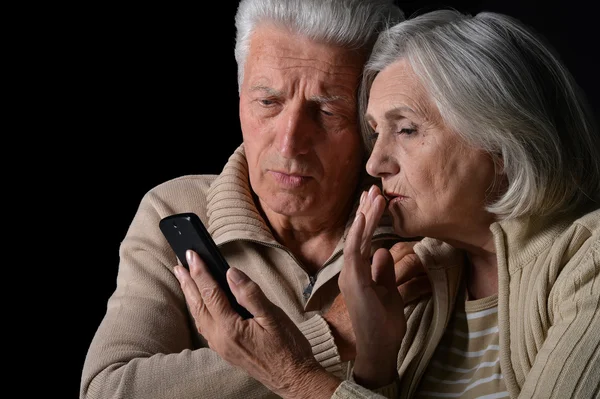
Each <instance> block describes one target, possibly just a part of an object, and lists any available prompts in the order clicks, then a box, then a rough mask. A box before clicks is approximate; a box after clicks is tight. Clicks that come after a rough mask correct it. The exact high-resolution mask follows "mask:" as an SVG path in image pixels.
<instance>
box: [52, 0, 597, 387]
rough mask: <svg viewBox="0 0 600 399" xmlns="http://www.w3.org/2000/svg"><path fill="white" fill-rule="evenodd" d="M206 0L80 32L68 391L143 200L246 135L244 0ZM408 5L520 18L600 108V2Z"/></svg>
mask: <svg viewBox="0 0 600 399" xmlns="http://www.w3.org/2000/svg"><path fill="white" fill-rule="evenodd" d="M152 4H154V5H152ZM201 4H203V6H201V7H198V6H191V5H178V4H177V3H168V5H167V3H162V4H161V3H146V4H143V5H140V6H139V7H136V6H133V5H127V6H122V5H120V6H112V7H110V6H108V5H105V6H102V5H100V3H99V4H98V6H97V7H96V8H95V9H93V10H92V9H90V10H88V11H87V12H86V18H83V19H80V20H79V21H78V22H77V23H76V27H77V28H76V29H74V31H73V32H71V35H72V42H71V43H72V44H73V48H72V49H70V50H72V51H70V52H71V55H72V56H74V57H73V59H74V62H73V64H72V65H71V66H70V67H71V68H72V71H73V73H72V74H67V75H68V76H69V78H68V81H67V83H68V84H67V85H65V90H68V92H69V93H70V95H71V98H72V104H71V107H72V108H71V112H72V115H73V118H72V123H73V124H74V125H73V126H74V127H75V128H76V134H77V137H79V140H80V141H81V142H80V143H79V147H80V148H81V149H82V151H78V152H77V155H73V158H74V159H75V160H76V161H77V162H74V163H72V164H71V169H70V171H69V176H67V177H65V179H66V180H67V183H66V185H67V189H68V190H69V191H68V197H69V200H68V202H67V203H68V204H70V207H71V209H70V210H71V211H72V210H76V209H78V210H84V211H85V212H86V213H87V214H88V215H90V220H91V223H90V224H91V226H89V228H88V229H87V232H86V233H85V234H79V235H78V237H75V239H76V240H77V242H76V243H75V244H74V245H73V244H72V245H71V250H70V252H69V256H68V257H67V264H68V265H67V268H68V269H70V270H71V271H72V270H76V271H77V272H76V273H72V274H71V278H70V281H71V282H70V283H69V284H70V287H71V288H72V287H73V286H74V287H75V288H76V290H75V292H74V293H73V291H72V290H69V291H68V292H69V293H70V294H74V296H69V298H68V299H67V302H66V303H67V305H66V307H67V308H68V309H70V310H72V312H71V316H70V321H71V322H72V323H73V326H74V327H73V328H67V329H66V330H65V331H67V332H68V333H67V334H66V338H67V339H68V342H69V343H68V345H69V348H71V349H73V353H74V357H73V360H72V361H71V362H70V363H69V364H70V365H71V366H72V367H71V368H70V369H69V370H68V378H66V379H65V378H64V375H63V378H62V379H61V381H65V382H66V385H67V386H68V388H66V389H67V391H68V397H77V395H78V389H79V382H80V377H81V367H82V365H83V361H84V357H85V353H86V350H87V346H88V345H89V343H90V340H91V339H92V336H93V334H94V332H95V330H96V328H97V327H98V324H99V323H100V321H101V319H102V317H103V315H104V312H105V309H106V301H107V300H108V297H109V295H110V294H111V292H112V290H113V289H114V288H115V284H116V274H117V266H118V261H119V259H118V247H119V243H120V241H121V239H122V238H123V236H124V235H125V232H126V229H127V228H128V226H129V223H130V221H131V219H132V217H133V215H134V213H135V211H136V208H137V206H138V203H139V200H140V199H141V197H142V196H143V195H144V193H145V192H147V191H148V190H149V189H151V188H152V187H153V186H155V185H156V184H158V183H161V182H162V181H164V180H167V179H170V178H173V177H175V176H179V175H183V174H193V173H219V171H220V170H221V168H222V167H223V165H224V163H225V162H226V160H227V158H228V157H229V155H230V154H231V152H232V151H233V150H234V149H235V148H236V147H237V146H238V145H239V144H240V142H241V133H240V131H239V122H238V120H237V118H238V108H237V107H238V103H237V101H238V98H237V76H236V65H235V60H234V56H233V48H234V35H235V31H234V13H235V9H236V7H237V1H232V0H222V1H220V2H216V3H215V4H210V3H209V2H203V3H201ZM398 4H400V5H401V7H402V8H403V9H404V11H405V13H406V15H407V16H408V15H410V14H412V13H413V12H415V11H422V10H427V9H430V8H433V7H436V6H452V7H454V8H457V9H460V10H462V11H469V12H471V13H476V12H478V11H482V10H488V11H497V12H503V13H507V14H510V15H513V16H515V17H517V18H520V19H521V20H523V21H524V22H526V23H528V24H529V25H531V26H533V27H534V28H535V29H537V30H538V31H540V32H541V33H543V34H544V35H545V36H546V38H547V39H548V40H549V42H550V43H551V44H553V45H554V46H555V47H556V48H557V50H558V51H559V53H560V54H561V55H562V57H563V60H564V62H565V63H566V65H567V67H569V68H570V70H571V72H572V73H573V74H574V76H575V78H576V80H577V81H578V83H579V84H580V86H582V87H583V89H584V90H585V91H586V93H587V95H588V98H589V100H590V102H591V104H592V107H593V109H594V110H595V113H596V115H598V109H599V99H600V96H599V94H598V91H597V88H598V81H599V78H598V73H597V70H598V69H599V68H598V62H597V61H594V58H595V57H596V56H597V54H596V53H597V42H598V39H600V35H599V34H598V28H597V26H598V21H597V20H595V19H593V15H594V12H593V11H592V6H591V5H586V4H585V2H584V1H583V0H573V1H568V2H566V1H563V2H560V3H557V4H556V5H553V6H550V5H546V4H544V5H536V4H535V2H534V1H533V0H527V1H517V0H510V1H506V0H505V1H500V0H498V1H479V2H477V1H472V2H464V1H463V2H456V1H448V2H446V3H439V2H438V3H436V2H428V1H400V2H398ZM542 4H543V3H542ZM204 5H206V6H204ZM67 45H68V44H67ZM74 176H79V177H77V178H76V179H74V178H73V177H74ZM63 306H64V304H63Z"/></svg>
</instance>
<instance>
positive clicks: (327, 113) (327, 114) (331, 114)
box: [321, 109, 333, 116]
mask: <svg viewBox="0 0 600 399" xmlns="http://www.w3.org/2000/svg"><path fill="white" fill-rule="evenodd" d="M321 113H322V114H323V115H325V116H333V112H329V111H326V110H324V109H321Z"/></svg>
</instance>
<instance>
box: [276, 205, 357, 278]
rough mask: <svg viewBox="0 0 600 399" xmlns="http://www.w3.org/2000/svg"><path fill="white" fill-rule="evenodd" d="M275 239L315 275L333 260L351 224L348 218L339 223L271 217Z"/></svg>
mask: <svg viewBox="0 0 600 399" xmlns="http://www.w3.org/2000/svg"><path fill="white" fill-rule="evenodd" d="M267 221H268V222H269V224H270V228H271V231H272V232H273V236H274V237H275V239H276V240H277V241H278V242H279V243H281V244H282V245H284V246H285V247H286V248H288V249H289V250H290V251H291V252H292V254H294V256H295V257H296V258H297V259H298V260H299V261H300V262H302V265H303V266H304V267H305V269H306V271H307V272H308V273H309V274H311V275H314V274H316V273H317V272H318V271H319V270H320V269H321V267H322V266H323V264H324V263H325V262H326V261H327V259H329V258H330V257H331V255H332V254H333V251H334V250H335V247H336V246H337V244H338V243H339V241H340V239H341V238H342V235H343V234H344V229H345V226H346V222H347V215H345V217H343V218H338V220H323V218H319V219H317V218H310V219H308V218H287V217H286V218H283V217H280V215H277V216H273V215H272V217H270V218H269V217H267Z"/></svg>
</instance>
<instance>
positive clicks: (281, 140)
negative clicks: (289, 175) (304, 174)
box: [277, 105, 318, 158]
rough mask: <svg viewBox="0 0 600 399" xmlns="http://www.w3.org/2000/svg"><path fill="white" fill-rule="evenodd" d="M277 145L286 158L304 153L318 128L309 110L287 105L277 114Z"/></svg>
mask: <svg viewBox="0 0 600 399" xmlns="http://www.w3.org/2000/svg"><path fill="white" fill-rule="evenodd" d="M278 119H279V120H278V123H277V146H278V149H279V152H280V153H281V154H282V155H283V156H285V157H286V158H293V157H296V156H298V155H302V154H306V153H308V151H309V150H310V148H311V147H312V145H313V143H312V138H313V136H314V134H315V133H316V130H317V129H318V126H317V124H316V123H315V121H314V120H313V118H311V114H310V110H307V109H305V108H304V107H302V106H298V105H295V106H288V107H286V109H285V110H284V112H282V113H281V114H280V115H279V118H278Z"/></svg>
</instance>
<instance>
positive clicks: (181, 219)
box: [159, 212, 253, 319]
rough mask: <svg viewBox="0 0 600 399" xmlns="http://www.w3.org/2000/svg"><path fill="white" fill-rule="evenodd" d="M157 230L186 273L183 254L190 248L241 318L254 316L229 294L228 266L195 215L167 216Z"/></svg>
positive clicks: (187, 213)
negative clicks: (202, 262) (204, 264)
mask: <svg viewBox="0 0 600 399" xmlns="http://www.w3.org/2000/svg"><path fill="white" fill-rule="evenodd" d="M159 227H160V230H161V231H162V233H163V235H164V236H165V238H166V239H167V241H168V242H169V245H170V246H171V248H172V249H173V251H174V252H175V255H176V256H177V258H178V259H179V261H180V262H181V264H182V265H183V266H184V267H185V268H186V269H188V270H189V269H190V268H189V265H188V263H187V260H186V257H185V253H186V251H187V250H188V249H191V250H193V251H194V252H196V253H197V254H198V255H199V256H200V258H202V260H203V261H204V263H206V265H207V267H208V269H209V270H210V273H211V274H212V276H213V277H214V279H215V280H216V281H217V283H218V284H219V286H220V287H221V289H222V290H223V291H224V292H225V294H226V295H227V298H228V299H229V302H230V303H231V306H232V307H233V308H234V309H235V310H236V312H237V313H238V314H239V315H240V316H242V318H244V319H248V318H252V317H253V316H252V314H251V313H250V312H249V311H248V310H247V309H246V308H244V307H243V306H242V305H240V304H239V303H238V302H237V300H236V299H235V296H234V295H233V292H231V289H230V288H229V284H228V283H227V277H226V273H227V270H228V269H229V264H228V263H227V261H226V260H225V258H224V257H223V255H222V254H221V251H220V250H219V247H217V244H216V243H215V242H214V241H213V239H212V237H211V235H210V233H209V232H208V230H206V227H205V226H204V224H203V223H202V221H201V220H200V218H199V217H198V215H196V214H195V213H192V212H185V213H177V214H174V215H170V216H167V217H165V218H163V219H161V221H160V222H159Z"/></svg>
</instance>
